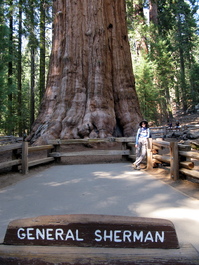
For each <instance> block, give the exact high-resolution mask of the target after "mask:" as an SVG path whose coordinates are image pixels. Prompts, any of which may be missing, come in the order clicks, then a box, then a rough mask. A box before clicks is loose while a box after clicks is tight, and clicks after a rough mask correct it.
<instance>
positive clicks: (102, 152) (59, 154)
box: [49, 150, 130, 157]
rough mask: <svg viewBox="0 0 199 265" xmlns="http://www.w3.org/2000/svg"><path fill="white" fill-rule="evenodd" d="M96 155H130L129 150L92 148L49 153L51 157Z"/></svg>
mask: <svg viewBox="0 0 199 265" xmlns="http://www.w3.org/2000/svg"><path fill="white" fill-rule="evenodd" d="M98 155H103V156H107V155H111V156H113V155H130V150H93V151H80V152H68V153H62V152H52V153H50V154H49V156H51V157H63V156H64V157H67V156H68V157H71V156H98Z"/></svg>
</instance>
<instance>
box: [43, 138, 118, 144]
mask: <svg viewBox="0 0 199 265" xmlns="http://www.w3.org/2000/svg"><path fill="white" fill-rule="evenodd" d="M113 139H114V138H113ZM110 141H111V140H110V138H104V139H90V138H88V139H65V140H60V139H56V140H49V141H48V143H49V144H52V145H64V144H66V145H67V144H87V143H107V142H110Z"/></svg>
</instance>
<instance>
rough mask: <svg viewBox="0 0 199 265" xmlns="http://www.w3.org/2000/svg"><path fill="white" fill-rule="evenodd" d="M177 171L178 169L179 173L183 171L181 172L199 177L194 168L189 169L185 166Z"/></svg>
mask: <svg viewBox="0 0 199 265" xmlns="http://www.w3.org/2000/svg"><path fill="white" fill-rule="evenodd" d="M179 171H180V173H183V174H185V175H188V176H190V177H193V178H196V179H199V172H198V171H196V170H189V169H186V168H180V169H179Z"/></svg>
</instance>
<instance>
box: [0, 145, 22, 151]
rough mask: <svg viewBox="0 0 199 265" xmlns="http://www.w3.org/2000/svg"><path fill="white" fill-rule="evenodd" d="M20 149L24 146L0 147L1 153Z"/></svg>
mask: <svg viewBox="0 0 199 265" xmlns="http://www.w3.org/2000/svg"><path fill="white" fill-rule="evenodd" d="M20 148H22V144H21V143H19V144H9V145H3V146H0V152H5V151H10V150H14V149H20Z"/></svg>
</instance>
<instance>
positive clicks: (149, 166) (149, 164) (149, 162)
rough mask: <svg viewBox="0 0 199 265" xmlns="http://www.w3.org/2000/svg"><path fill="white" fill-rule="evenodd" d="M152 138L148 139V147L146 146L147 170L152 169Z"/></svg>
mask: <svg viewBox="0 0 199 265" xmlns="http://www.w3.org/2000/svg"><path fill="white" fill-rule="evenodd" d="M152 145H153V140H152V138H148V146H147V170H150V169H152V168H153V153H152Z"/></svg>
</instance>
